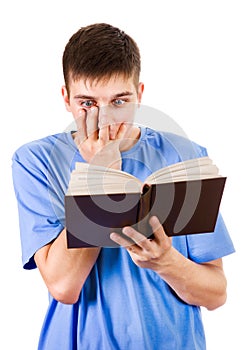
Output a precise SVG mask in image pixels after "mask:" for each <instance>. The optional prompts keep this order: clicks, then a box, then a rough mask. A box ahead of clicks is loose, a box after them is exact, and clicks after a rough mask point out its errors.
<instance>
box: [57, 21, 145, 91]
mask: <svg viewBox="0 0 250 350" xmlns="http://www.w3.org/2000/svg"><path fill="white" fill-rule="evenodd" d="M140 70H141V60H140V52H139V48H138V46H137V44H136V43H135V41H134V40H133V39H132V38H131V37H130V36H128V35H127V34H126V33H124V32H123V31H122V30H120V29H119V28H116V27H113V26H111V25H109V24H106V23H96V24H92V25H89V26H86V27H82V28H80V29H79V30H78V31H77V32H76V33H75V34H73V36H72V37H71V38H70V39H69V42H68V43H67V45H66V47H65V50H64V53H63V74H64V80H65V85H66V88H67V91H68V93H69V83H70V79H73V80H78V79H81V78H84V79H89V78H90V79H91V80H100V79H103V78H104V79H109V78H110V77H111V76H113V75H118V74H122V75H123V76H124V77H125V78H129V77H131V76H132V77H133V79H134V83H135V86H136V87H137V85H138V82H139V75H140Z"/></svg>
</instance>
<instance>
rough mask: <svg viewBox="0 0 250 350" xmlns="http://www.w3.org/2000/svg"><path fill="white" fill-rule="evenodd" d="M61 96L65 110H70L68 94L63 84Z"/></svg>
mask: <svg viewBox="0 0 250 350" xmlns="http://www.w3.org/2000/svg"><path fill="white" fill-rule="evenodd" d="M62 97H63V100H64V104H65V107H66V110H67V111H68V112H71V107H70V102H69V95H68V91H67V89H66V86H65V85H63V86H62Z"/></svg>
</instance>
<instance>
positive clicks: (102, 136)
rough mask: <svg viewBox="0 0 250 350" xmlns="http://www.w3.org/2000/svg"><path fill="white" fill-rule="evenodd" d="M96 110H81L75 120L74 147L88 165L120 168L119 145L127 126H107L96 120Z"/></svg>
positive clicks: (104, 122)
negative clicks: (75, 146)
mask: <svg viewBox="0 0 250 350" xmlns="http://www.w3.org/2000/svg"><path fill="white" fill-rule="evenodd" d="M98 111H99V110H98V108H97V107H93V108H91V109H90V110H88V111H85V110H81V111H80V114H79V117H78V118H77V119H76V124H77V132H76V134H75V138H74V139H75V142H76V145H77V147H78V149H79V151H80V153H81V155H82V157H83V158H84V159H85V160H86V161H87V162H88V163H90V164H96V165H101V166H105V167H109V168H114V169H120V168H121V152H120V143H121V141H122V140H123V139H124V137H125V134H126V132H127V125H126V124H125V123H121V124H112V125H110V124H108V122H107V121H104V120H102V123H100V121H99V120H98Z"/></svg>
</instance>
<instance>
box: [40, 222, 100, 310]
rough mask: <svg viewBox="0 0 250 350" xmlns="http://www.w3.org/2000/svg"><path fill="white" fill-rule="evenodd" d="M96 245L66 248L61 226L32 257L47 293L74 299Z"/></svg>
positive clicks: (68, 300) (66, 300) (60, 298)
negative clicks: (52, 239)
mask: <svg viewBox="0 0 250 350" xmlns="http://www.w3.org/2000/svg"><path fill="white" fill-rule="evenodd" d="M99 252H100V248H79V249H78V248H77V249H67V244H66V230H65V229H64V230H63V231H62V232H61V233H60V235H59V236H58V237H57V239H56V240H55V241H53V243H51V244H49V245H47V246H45V247H43V248H41V249H40V250H39V251H38V252H37V253H36V254H35V261H36V264H37V266H38V268H39V270H40V273H41V275H42V277H43V279H44V281H45V283H46V285H47V288H48V290H49V292H50V293H51V295H52V296H53V297H54V298H55V299H57V300H58V301H61V302H63V303H66V304H73V303H75V302H76V301H77V299H78V297H79V293H80V291H81V289H82V286H83V284H84V282H85V280H86V279H87V277H88V275H89V273H90V271H91V269H92V267H93V265H94V264H95V262H96V259H97V257H98V255H99Z"/></svg>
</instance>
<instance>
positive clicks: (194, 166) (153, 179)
mask: <svg viewBox="0 0 250 350" xmlns="http://www.w3.org/2000/svg"><path fill="white" fill-rule="evenodd" d="M218 176H219V169H218V168H217V166H216V165H214V164H213V162H212V160H211V159H210V158H209V157H201V158H196V159H190V160H186V161H184V162H179V163H175V164H172V165H169V166H167V167H164V168H161V169H159V170H157V171H156V172H154V173H153V174H151V175H150V176H148V178H147V179H146V181H145V182H146V183H150V184H157V183H165V182H176V181H187V180H198V179H206V178H214V177H218Z"/></svg>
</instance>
